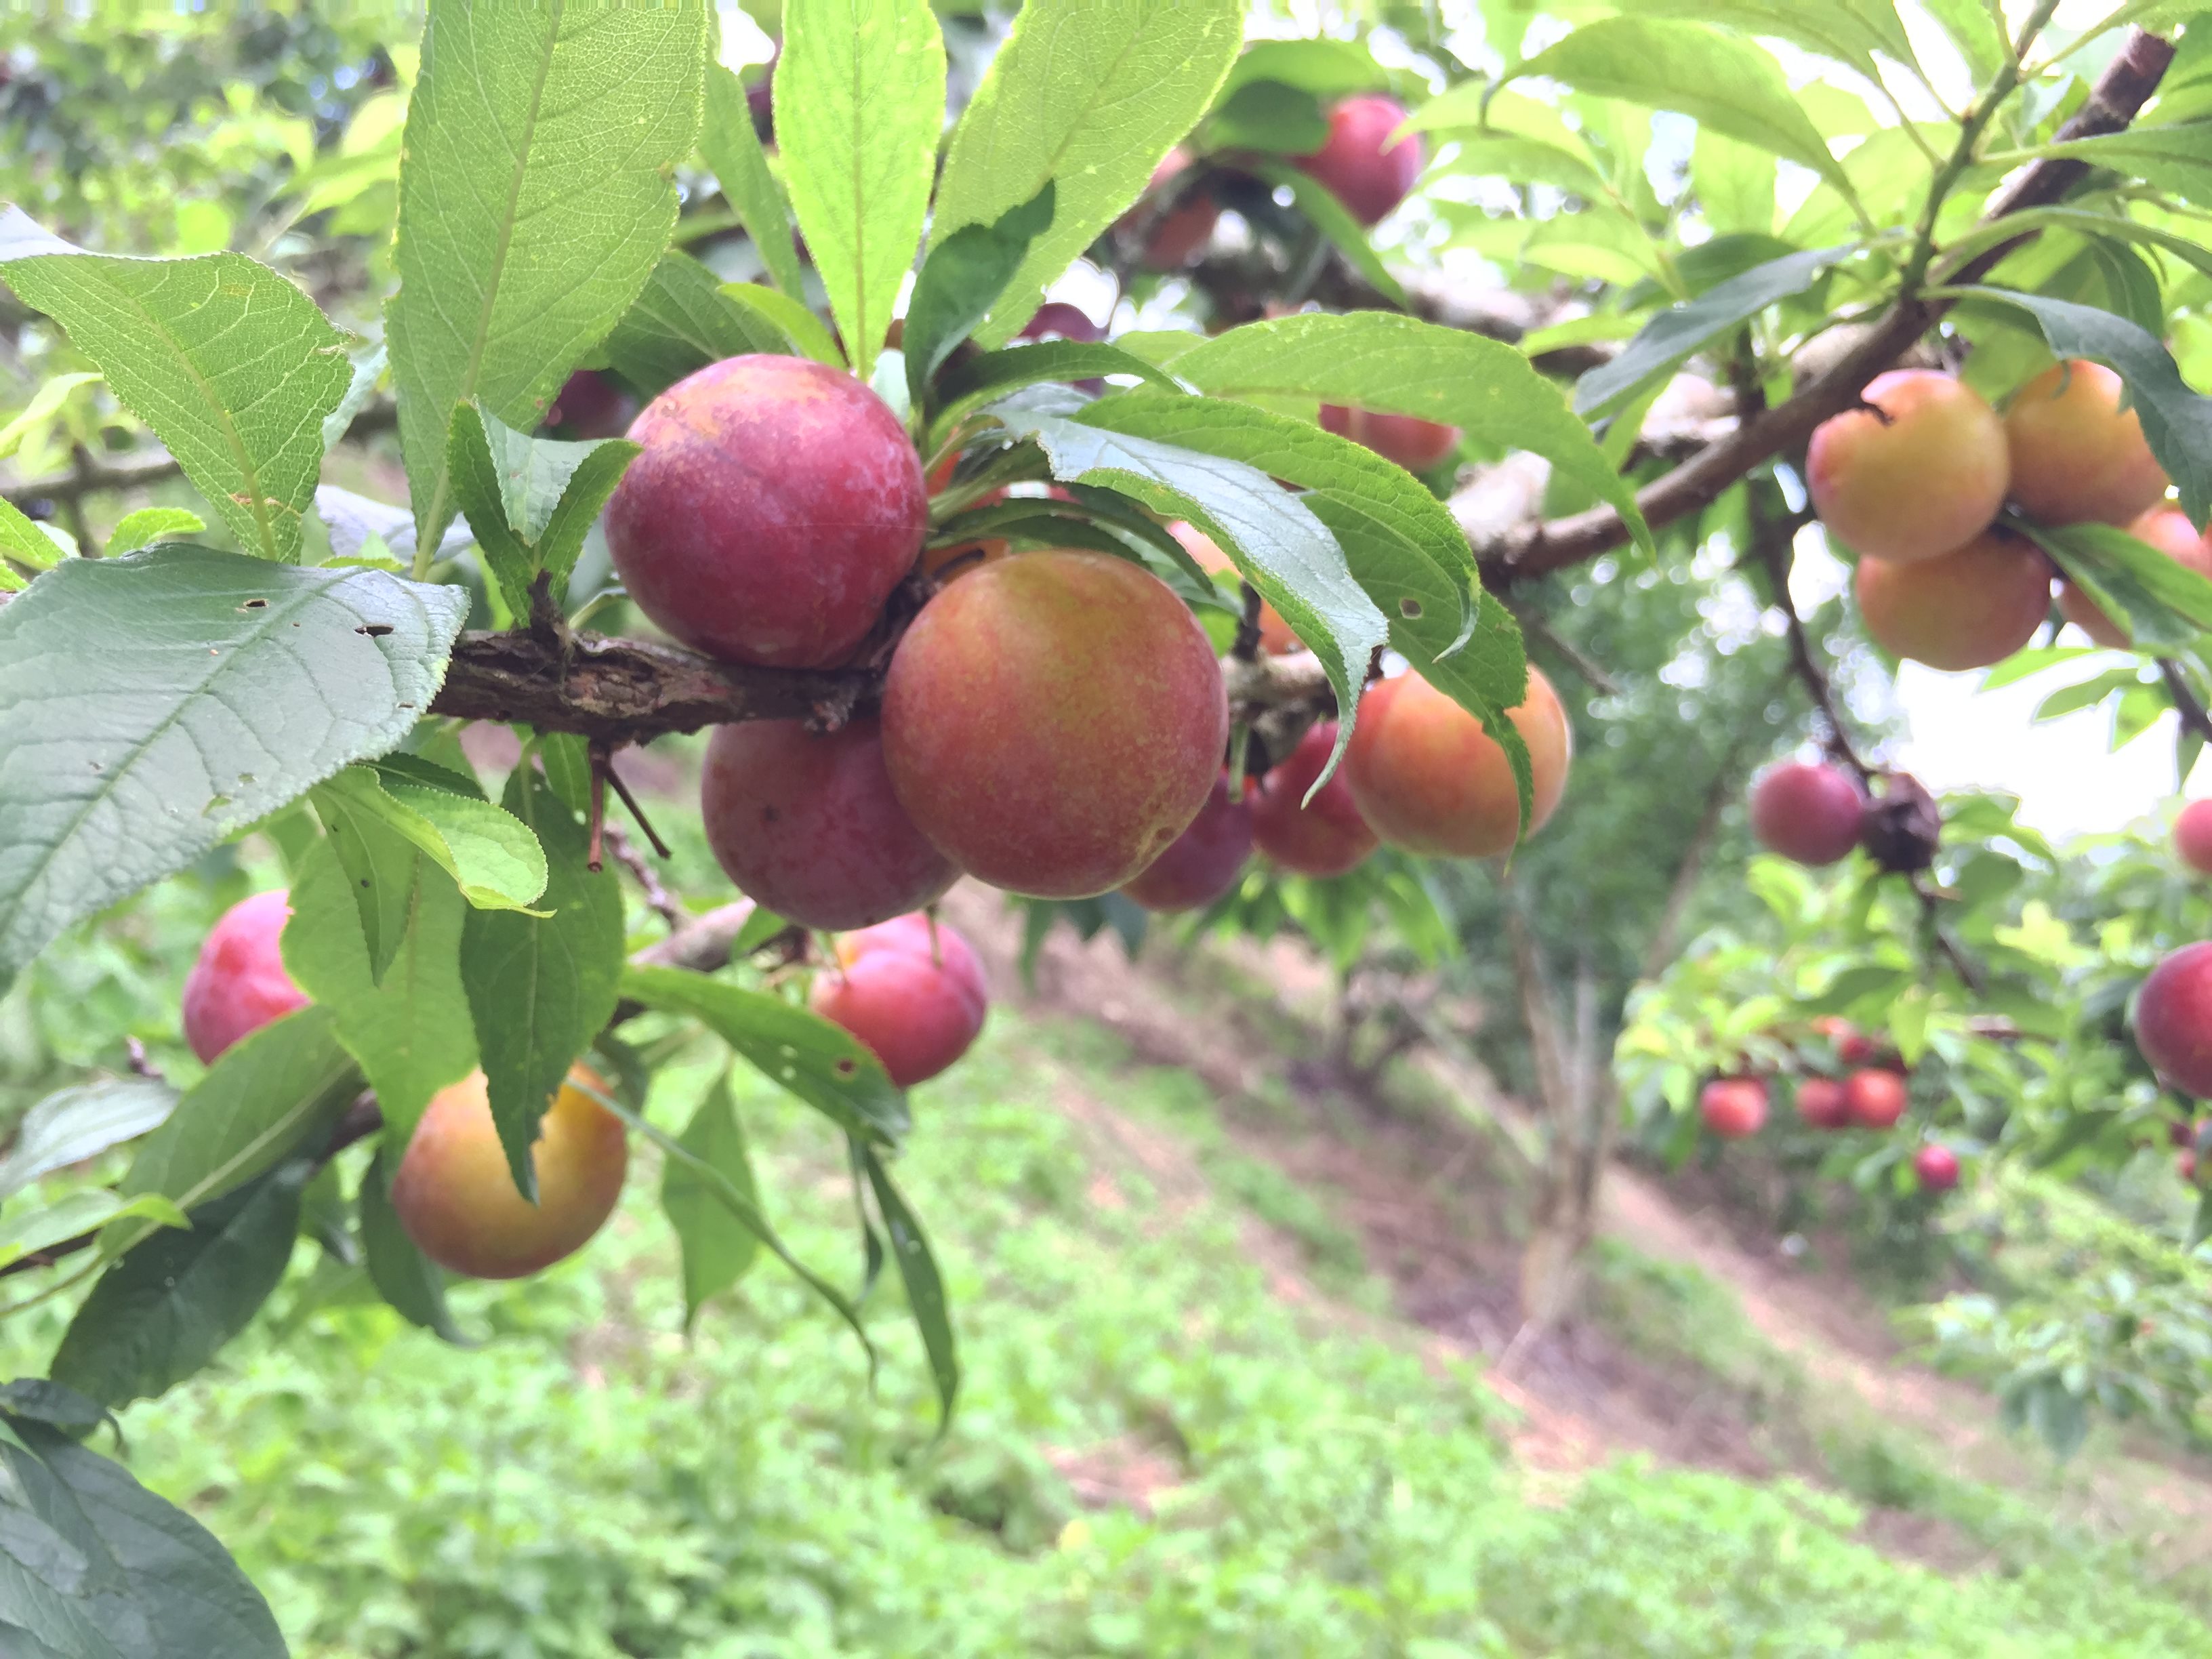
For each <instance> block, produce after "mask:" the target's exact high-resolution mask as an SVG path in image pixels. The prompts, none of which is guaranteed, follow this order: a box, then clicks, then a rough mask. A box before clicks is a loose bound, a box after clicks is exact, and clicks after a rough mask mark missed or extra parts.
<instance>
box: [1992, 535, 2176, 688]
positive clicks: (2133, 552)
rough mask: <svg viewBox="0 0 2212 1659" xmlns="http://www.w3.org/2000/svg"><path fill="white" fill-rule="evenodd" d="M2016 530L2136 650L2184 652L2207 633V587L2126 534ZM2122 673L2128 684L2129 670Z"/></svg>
mask: <svg viewBox="0 0 2212 1659" xmlns="http://www.w3.org/2000/svg"><path fill="white" fill-rule="evenodd" d="M2019 527H2020V529H2021V531H2022V532H2024V533H2026V534H2027V535H2028V536H2031V537H2033V538H2034V540H2035V542H2036V543H2037V544H2038V545H2039V546H2040V547H2041V548H2042V549H2043V550H2044V551H2045V553H2048V554H2049V555H2050V556H2051V559H2052V561H2053V562H2055V563H2056V564H2057V566H2058V568H2059V569H2060V570H2061V571H2062V572H2063V573H2064V574H2065V575H2066V577H2067V579H2068V580H2069V581H2072V582H2075V583H2076V584H2078V585H2079V586H2081V589H2082V591H2083V592H2086V593H2087V595H2088V596H2089V597H2090V598H2091V599H2094V600H2095V601H2096V602H2097V605H2098V607H2099V608H2100V610H2102V611H2104V612H2105V614H2106V616H2109V617H2112V618H2114V619H2115V620H2118V621H2121V622H2123V623H2124V624H2125V626H2126V628H2127V630H2128V635H2129V637H2130V639H2131V640H2133V641H2134V642H2135V644H2136V647H2137V648H2138V649H2141V650H2144V651H2152V652H2158V651H2185V650H2188V649H2191V647H2195V646H2196V645H2197V643H2198V642H2199V640H2200V638H2201V636H2202V635H2203V634H2204V633H2206V632H2207V631H2208V630H2212V581H2207V580H2205V579H2204V578H2203V577H2202V576H2200V575H2198V574H2197V572H2195V571H2194V570H2191V569H2190V568H2188V567H2187V566H2186V565H2185V564H2183V563H2181V562H2180V561H2179V560H2178V559H2174V558H2172V557H2169V556H2167V555H2166V554H2164V553H2161V552H2160V551H2159V550H2158V549H2156V548H2154V547H2152V546H2150V545H2149V544H2148V543H2144V542H2140V541H2137V540H2136V538H2134V537H2133V536H2130V535H2129V534H2128V532H2126V531H2124V530H2118V529H2115V528H2114V527H2113V526H2111V525H2103V524H2074V525H2067V526H2063V528H2060V529H2057V530H2045V529H2044V528H2042V527H2041V526H2035V525H2029V524H2025V523H2023V524H2021V526H2019ZM2123 672H2124V674H2125V675H2126V677H2127V678H2129V679H2130V680H2132V679H2133V678H2134V671H2133V670H2125V671H2123ZM2061 695H2063V694H2061ZM2049 707H2050V704H2049V703H2048V702H2046V703H2045V708H2049Z"/></svg>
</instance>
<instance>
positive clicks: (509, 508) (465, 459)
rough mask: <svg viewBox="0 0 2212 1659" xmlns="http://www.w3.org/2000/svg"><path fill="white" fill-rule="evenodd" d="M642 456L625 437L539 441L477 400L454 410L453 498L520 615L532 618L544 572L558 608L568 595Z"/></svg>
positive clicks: (449, 455) (511, 606) (450, 456)
mask: <svg viewBox="0 0 2212 1659" xmlns="http://www.w3.org/2000/svg"><path fill="white" fill-rule="evenodd" d="M638 453H639V446H638V445H636V444H634V443H631V442H630V441H628V440H627V439H623V438H599V439H594V440H593V441H591V442H588V443H563V442H562V441H558V440H556V439H553V438H533V437H532V436H530V435H529V434H527V433H525V432H517V431H516V430H515V429H514V428H513V427H511V426H509V425H507V423H506V422H504V421H501V420H500V419H499V418H498V417H497V416H494V415H492V414H490V413H489V412H488V411H486V410H483V409H480V408H478V407H477V405H476V404H462V405H461V407H460V408H459V409H457V410H454V411H453V444H452V447H451V449H450V451H449V452H448V453H447V458H446V460H447V465H448V466H449V467H450V468H451V469H452V471H453V497H454V499H455V500H456V501H458V502H459V504H460V508H461V511H462V512H463V513H465V514H466V515H467V518H468V521H469V528H470V529H471V531H473V532H476V538H477V546H478V547H479V548H481V549H482V550H483V556H484V560H485V562H487V563H489V565H490V566H491V569H492V574H493V576H494V578H495V579H496V580H497V581H498V583H499V588H500V592H501V594H502V595H504V596H505V598H506V599H507V608H508V610H510V611H513V614H514V616H515V617H517V618H518V619H519V620H526V619H527V618H528V617H529V616H530V606H531V600H530V590H531V587H532V585H533V584H534V583H535V582H536V581H537V580H538V575H539V574H540V573H541V572H542V573H543V574H545V575H546V576H547V577H549V578H550V587H549V590H548V591H549V593H550V598H551V599H552V602H553V603H554V605H556V606H559V605H562V604H564V602H565V601H566V600H567V599H568V573H569V572H570V571H572V570H574V568H576V556H577V555H578V554H579V553H580V552H582V551H583V550H584V538H585V537H586V535H587V534H589V533H590V532H591V528H592V525H593V524H594V523H595V522H597V520H598V519H599V509H600V508H601V507H605V505H606V502H607V497H608V496H610V495H613V494H614V491H615V486H616V485H617V484H618V483H621V482H622V476H623V470H624V469H625V468H627V467H628V466H629V464H630V462H631V461H632V460H633V459H635V457H636V456H637V454H638Z"/></svg>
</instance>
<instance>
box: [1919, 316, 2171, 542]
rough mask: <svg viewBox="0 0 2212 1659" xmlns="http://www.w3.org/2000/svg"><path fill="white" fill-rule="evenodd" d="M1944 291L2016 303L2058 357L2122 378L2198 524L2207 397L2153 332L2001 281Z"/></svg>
mask: <svg viewBox="0 0 2212 1659" xmlns="http://www.w3.org/2000/svg"><path fill="white" fill-rule="evenodd" d="M1945 291H1946V292H1947V293H1949V294H1953V295H1970V296H1972V297H1973V298H1975V299H1980V300H1990V301H1996V302H1997V303H1999V304H2002V305H2007V306H2015V307H2018V308H2019V309H2021V310H2022V311H2025V312H2026V313H2028V315H2029V316H2030V317H2032V318H2033V319H2035V323H2036V325H2037V326H2038V327H2039V328H2040V329H2041V330H2042V331H2043V337H2044V338H2045V340H2046V341H2048V342H2049V343H2050V345H2051V350H2052V351H2054V352H2056V353H2057V355H2058V356H2061V357H2087V358H2088V359H2090V360H2091V361H2093V362H2100V363H2103V364H2105V365H2106V367H2108V368H2111V369H2112V370H2113V371H2114V372H2115V373H2117V374H2118V375H2119V377H2120V379H2121V380H2124V381H2125V382H2126V384H2127V391H2128V401H2129V402H2130V404H2132V405H2133V407H2134V409H2135V410H2136V416H2138V417H2139V418H2140V419H2141V421H2142V432H2143V438H2144V441H2146V442H2148V444H2149V445H2150V449H2151V453H2152V454H2154V455H2155V456H2157V457H2158V463H2159V465H2160V466H2162V467H2164V468H2165V469H2166V477H2169V478H2172V480H2173V482H2174V485H2175V487H2176V488H2177V489H2179V490H2180V491H2181V505H2182V508H2183V510H2184V511H2185V512H2186V513H2188V514H2189V516H2190V518H2191V520H2192V521H2193V522H2195V523H2196V524H2197V525H2198V526H2200V527H2201V526H2203V523H2204V521H2205V517H2206V515H2207V514H2208V513H2212V398H2207V397H2204V396H2203V395H2202V394H2201V393H2198V392H2192V391H2191V390H2190V388H2189V386H2187V384H2186V383H2185V382H2184V381H2183V380H2182V378H2181V371H2180V369H2179V368H2178V367H2176V366H2175V363H2174V361H2173V358H2172V354H2170V353H2169V352H2168V351H2167V350H2166V347H2165V346H2164V345H2162V344H2160V342H2159V340H2158V338H2157V337H2156V336H2154V335H2152V334H2148V333H2146V332H2145V331H2143V330H2142V329H2141V328H2138V327H2137V326H2136V325H2135V324H2133V323H2131V322H2129V321H2128V320H2127V319H2125V318H2122V317H2116V316H2114V315H2113V314H2112V313H2111V312H2109V311H2099V310H2097V309H2096V308H2095V307H2092V306H2084V305H2076V304H2075V303H2074V302H2073V301H2069V300H2054V299H2051V298H2050V297H2048V296H2047V295H2040V294H2022V293H2019V292H2017V291H2015V290H2014V289H2002V288H1958V289H1947V290H1945ZM2166 562H2167V563H2169V564H2171V563H2172V561H2171V560H2168V561H2166ZM2175 568H2177V569H2179V566H2176V567H2175Z"/></svg>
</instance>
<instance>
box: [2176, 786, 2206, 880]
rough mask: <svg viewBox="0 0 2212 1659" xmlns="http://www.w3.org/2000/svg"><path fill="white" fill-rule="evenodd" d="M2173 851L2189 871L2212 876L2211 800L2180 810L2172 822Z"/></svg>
mask: <svg viewBox="0 0 2212 1659" xmlns="http://www.w3.org/2000/svg"><path fill="white" fill-rule="evenodd" d="M2173 850H2174V851H2175V852H2176V853H2177V854H2179V855H2180V858H2181V861H2182V862H2183V863H2184V864H2185V865H2187V866H2189V867H2190V868H2191V869H2192V870H2194V871H2197V872H2198V873H2199V874H2202V875H2208V876H2212V799H2205V800H2193V801H2191V802H2190V803H2189V805H2186V806H2185V807H2183V808H2182V809H2181V811H2180V813H2179V815H2178V816H2177V817H2175V818H2174V820H2173Z"/></svg>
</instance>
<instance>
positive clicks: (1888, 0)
mask: <svg viewBox="0 0 2212 1659" xmlns="http://www.w3.org/2000/svg"><path fill="white" fill-rule="evenodd" d="M1637 9H1638V11H1640V12H1641V13H1642V14H1643V15H1646V16H1650V17H1687V18H1692V19H1695V20H1697V21H1700V22H1705V23H1721V24H1725V25H1726V26H1728V27H1730V28H1735V29H1741V30H1742V31H1743V33H1746V34H1766V35H1771V36H1773V37H1774V38H1775V39H1776V40H1789V41H1792V42H1794V43H1795V44H1796V45H1798V46H1803V47H1804V48H1805V49H1806V50H1807V51H1808V52H1820V54H1822V55H1823V56H1825V57H1828V58H1835V59H1836V60H1837V61H1838V62H1839V63H1844V64H1850V66H1851V67H1852V68H1853V69H1855V70H1858V71H1859V73H1861V74H1862V75H1863V76H1866V77H1867V79H1869V81H1875V82H1879V80H1880V79H1881V66H1880V65H1879V64H1876V63H1875V58H1876V56H1877V55H1879V56H1881V57H1885V58H1889V59H1891V60H1892V61H1893V62H1894V63H1897V64H1901V65H1903V66H1904V67H1905V68H1907V69H1913V68H1917V65H1918V60H1917V59H1916V58H1914V57H1913V55H1912V43H1911V40H1908V39H1907V38H1906V35H1905V25H1904V23H1903V21H1901V20H1900V19H1899V16H1898V15H1897V7H1896V4H1895V3H1894V0H1641V3H1640V4H1639V5H1638V8H1637Z"/></svg>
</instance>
